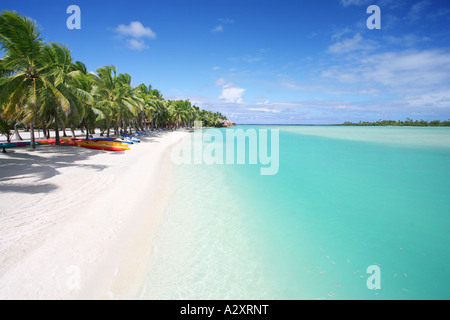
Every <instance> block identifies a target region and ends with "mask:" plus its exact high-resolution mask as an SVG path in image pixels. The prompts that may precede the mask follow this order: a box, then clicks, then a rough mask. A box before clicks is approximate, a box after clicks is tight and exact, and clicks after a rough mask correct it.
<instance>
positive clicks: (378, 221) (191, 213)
mask: <svg viewBox="0 0 450 320" xmlns="http://www.w3.org/2000/svg"><path fill="white" fill-rule="evenodd" d="M238 128H239V129H244V130H254V129H278V130H280V140H279V152H280V168H279V172H278V174H276V175H273V176H262V175H260V170H259V169H260V166H258V165H237V164H236V165H189V164H185V165H180V166H178V167H177V168H176V169H175V171H174V175H173V181H172V182H171V183H172V190H173V194H172V196H171V199H170V203H169V205H168V207H167V210H166V214H165V219H164V221H163V222H162V224H161V226H160V228H159V229H158V232H157V233H156V234H153V235H152V243H153V247H154V250H153V254H152V257H151V260H150V262H149V268H148V272H147V278H146V280H145V282H144V283H143V286H142V290H141V294H140V296H139V297H140V298H144V299H449V298H450V294H449V293H448V289H447V286H448V285H449V284H450V275H449V274H448V273H446V271H447V268H446V266H447V265H448V264H449V263H450V249H449V247H450V237H449V235H448V230H449V227H450V216H449V213H450V201H449V198H448V194H449V191H450V161H449V160H450V129H448V128H384V127H381V128H365V127H327V126H324V127H295V126H261V127H257V126H248V127H238ZM221 130H225V129H221ZM231 130H233V129H231ZM205 134H207V131H206V132H205ZM372 265H376V266H378V267H379V270H380V271H381V274H380V280H381V289H379V290H370V289H369V288H368V287H367V280H368V278H369V277H370V274H368V273H367V268H368V267H369V266H372Z"/></svg>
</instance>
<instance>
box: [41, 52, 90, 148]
mask: <svg viewBox="0 0 450 320" xmlns="http://www.w3.org/2000/svg"><path fill="white" fill-rule="evenodd" d="M44 64H45V65H47V66H48V69H49V71H48V74H49V78H50V79H51V80H52V82H53V84H54V86H55V87H56V88H57V89H58V91H59V92H61V94H62V95H63V96H64V97H65V98H66V99H67V100H68V101H69V109H63V108H61V106H60V105H59V104H58V103H57V101H54V99H47V100H45V103H43V104H42V108H44V107H45V104H46V103H49V104H50V108H48V109H50V110H51V114H52V115H53V117H54V119H55V121H54V126H55V133H56V144H59V143H60V141H59V125H58V124H59V122H61V123H62V124H63V125H64V127H63V129H64V128H65V127H66V124H67V125H68V126H70V127H71V130H72V134H73V135H75V126H77V125H79V124H80V123H81V120H82V119H83V118H84V114H85V104H86V103H89V101H90V100H92V96H91V95H90V93H89V92H87V91H85V90H83V89H82V88H80V87H77V86H76V85H74V84H76V83H77V76H79V75H80V74H81V71H80V70H78V69H77V67H76V65H75V64H74V63H73V62H72V56H71V53H70V50H69V48H68V47H67V46H65V45H62V44H57V43H51V44H50V45H47V46H45V48H44Z"/></svg>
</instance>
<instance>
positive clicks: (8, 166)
mask: <svg viewBox="0 0 450 320" xmlns="http://www.w3.org/2000/svg"><path fill="white" fill-rule="evenodd" d="M95 154H98V151H96V150H90V149H84V148H77V147H65V146H39V147H37V149H36V150H32V149H30V148H26V149H25V148H23V149H21V150H18V149H14V150H8V153H6V154H0V192H1V193H4V192H19V193H28V194H37V193H49V192H51V191H54V190H56V189H57V186H56V185H54V184H50V183H41V182H42V181H45V180H47V179H50V178H52V177H54V176H56V175H58V174H59V169H61V168H67V167H77V168H80V167H85V168H89V169H94V170H96V171H102V170H104V169H105V168H106V167H107V166H104V165H93V164H80V163H77V162H78V161H81V160H87V159H89V158H90V157H91V156H93V155H95ZM111 156H116V155H115V154H113V153H111ZM24 177H27V178H32V179H33V180H34V181H33V182H32V183H17V182H14V183H8V182H12V181H14V180H20V179H23V178H24Z"/></svg>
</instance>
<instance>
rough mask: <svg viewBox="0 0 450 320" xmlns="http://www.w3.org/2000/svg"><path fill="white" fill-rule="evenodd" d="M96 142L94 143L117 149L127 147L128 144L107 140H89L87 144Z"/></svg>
mask: <svg viewBox="0 0 450 320" xmlns="http://www.w3.org/2000/svg"><path fill="white" fill-rule="evenodd" d="M91 141H92V142H96V143H102V144H106V145H110V146H114V147H115V146H117V147H128V143H124V142H116V141H107V140H98V139H92V140H89V142H91Z"/></svg>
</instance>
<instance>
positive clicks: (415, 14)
mask: <svg viewBox="0 0 450 320" xmlns="http://www.w3.org/2000/svg"><path fill="white" fill-rule="evenodd" d="M430 4H431V2H430V1H428V0H424V1H420V2H418V3H416V4H414V5H413V6H412V7H411V9H410V10H409V12H408V15H407V16H406V18H407V19H408V20H409V21H411V22H414V21H416V20H419V19H420V17H421V16H422V12H423V10H424V9H425V8H426V7H427V6H429V5H430Z"/></svg>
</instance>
